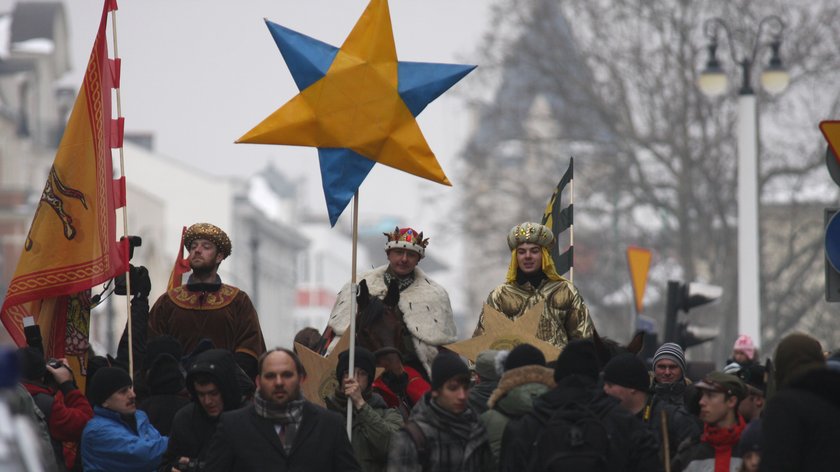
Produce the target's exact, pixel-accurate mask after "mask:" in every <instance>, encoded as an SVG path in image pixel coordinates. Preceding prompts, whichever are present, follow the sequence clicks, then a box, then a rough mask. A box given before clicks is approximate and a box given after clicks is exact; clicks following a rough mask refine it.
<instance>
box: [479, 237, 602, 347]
mask: <svg viewBox="0 0 840 472" xmlns="http://www.w3.org/2000/svg"><path fill="white" fill-rule="evenodd" d="M507 242H508V247H509V248H510V250H511V261H510V266H509V267H508V272H507V277H506V281H505V283H503V284H502V285H499V286H498V287H496V288H495V289H493V291H491V292H490V295H488V296H487V302H486V303H487V304H488V305H490V306H491V307H492V308H494V309H496V310H498V311H500V312H502V313H504V314H505V316H507V317H508V318H510V319H512V320H513V319H516V318H519V317H520V316H522V315H523V314H524V313H525V311H527V310H528V309H529V308H531V307H533V306H534V305H536V304H537V303H539V302H541V301H545V307H544V308H543V313H542V316H541V318H540V324H539V327H538V328H537V333H536V334H537V338H539V339H541V340H543V341H546V342H549V343H551V344H553V345H555V346H557V347H559V348H560V349H563V347H565V346H566V344H568V342H569V341H570V340H572V339H582V338H591V337H592V319H591V318H590V317H589V309H588V308H587V307H586V304H585V303H584V301H583V298H582V297H581V296H580V293H578V291H577V289H576V288H575V286H574V285H572V283H571V282H569V281H568V280H567V279H565V278H563V277H561V276H560V275H559V274H558V273H557V270H556V269H555V268H554V262H553V260H552V259H551V255H550V253H549V251H550V250H551V247H552V245H553V244H554V243H555V239H554V234H553V233H552V232H551V230H550V229H548V228H547V227H545V226H543V225H541V224H537V223H527V222H526V223H522V224H519V225H516V226H514V227H513V228H512V229H511V230H510V233H509V234H508V238H507ZM525 243H529V244H536V245H539V246H541V248H542V270H541V271H537V273H536V274H530V275H529V274H525V273H523V272H522V270H521V269H519V265H518V262H517V258H516V249H517V248H518V247H519V246H520V245H521V244H525ZM483 332H484V311H482V312H481V315H479V318H478V325H477V326H476V329H475V333H474V334H473V337H475V336H478V335H480V334H482V333H483Z"/></svg>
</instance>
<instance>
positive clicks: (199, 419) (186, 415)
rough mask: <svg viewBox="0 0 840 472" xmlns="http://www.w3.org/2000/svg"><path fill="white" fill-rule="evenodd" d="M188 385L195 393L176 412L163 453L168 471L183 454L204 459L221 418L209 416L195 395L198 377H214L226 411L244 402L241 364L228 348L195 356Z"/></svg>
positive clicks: (162, 464) (165, 471)
mask: <svg viewBox="0 0 840 472" xmlns="http://www.w3.org/2000/svg"><path fill="white" fill-rule="evenodd" d="M187 368H188V372H187V378H186V386H187V390H189V391H190V393H191V395H192V402H190V403H188V404H187V405H186V406H183V407H182V408H181V409H179V410H178V412H177V413H175V417H174V419H173V420H172V431H171V433H170V436H169V447H167V449H166V452H165V453H164V455H163V461H162V462H161V467H160V470H161V472H169V471H170V470H171V469H172V466H173V465H174V464H175V463H177V462H178V460H179V458H181V457H189V458H191V459H197V460H198V461H199V462H204V461H206V459H207V454H208V451H207V446H208V445H209V444H210V439H211V438H212V437H213V433H215V432H216V425H217V424H218V422H219V418H218V417H217V418H211V417H209V416H207V413H205V411H204V408H202V407H201V405H200V404H199V403H198V399H197V398H196V395H195V378H196V376H198V375H201V374H206V375H208V376H210V378H212V379H214V383H215V384H216V388H218V389H219V393H221V395H222V401H223V402H224V411H233V410H236V409H238V408H240V407H241V406H242V392H241V389H240V387H239V381H238V374H239V365H238V364H237V363H236V361H235V360H234V359H233V355H232V354H231V353H230V351H228V350H226V349H210V350H208V351H204V352H202V353H201V354H199V355H198V356H196V357H195V359H193V360H192V361H191V362H190V363H189V365H188V366H187Z"/></svg>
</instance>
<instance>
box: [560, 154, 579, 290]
mask: <svg viewBox="0 0 840 472" xmlns="http://www.w3.org/2000/svg"><path fill="white" fill-rule="evenodd" d="M571 159H572V160H571V162H570V164H571V165H572V172H574V165H575V161H574V158H571ZM569 191H570V192H571V194H572V195H571V197H569V205H570V206H571V207H572V208H574V207H575V177H574V173H573V174H572V179H571V181H569ZM559 197H560V196H559V195H558V198H559ZM569 246H571V247H572V253H571V256H572V263H571V265H570V266H569V282H571V283H572V284H574V283H575V264H574V260H575V259H574V258H575V252H574V247H575V223H574V219H573V220H572V224H571V225H569Z"/></svg>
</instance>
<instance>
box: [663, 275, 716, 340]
mask: <svg viewBox="0 0 840 472" xmlns="http://www.w3.org/2000/svg"><path fill="white" fill-rule="evenodd" d="M721 295H723V288H722V287H719V286H717V285H709V284H703V283H698V282H691V283H687V284H685V283H680V282H677V281H674V280H669V281H668V298H667V301H666V304H665V342H675V343H677V344H679V345H680V346H682V348H683V349H688V348H689V347H691V346H696V345H698V344H702V343H704V342H706V341H711V340H712V339H714V338H715V337H717V335H718V330H717V329H716V328H705V327H700V326H692V325H690V324H689V323H688V322H687V321H683V322H679V321H678V319H677V316H678V314H679V311H680V310H682V311H683V312H685V313H688V311H689V310H691V309H692V308H694V307H697V306H700V305H705V304H707V303H711V302H714V301H715V300H717V299H719V298H720V297H721Z"/></svg>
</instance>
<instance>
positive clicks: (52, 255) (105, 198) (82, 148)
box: [0, 0, 128, 387]
mask: <svg viewBox="0 0 840 472" xmlns="http://www.w3.org/2000/svg"><path fill="white" fill-rule="evenodd" d="M116 8H117V5H116V2H115V1H114V0H106V1H105V5H104V8H103V11H102V19H101V21H100V24H99V30H98V32H97V35H96V39H95V41H94V45H93V50H92V52H91V55H90V60H89V61H88V65H87V69H86V70H85V75H84V81H83V83H82V86H81V88H80V89H79V93H78V96H77V97H76V102H75V104H74V105H73V110H72V111H71V113H70V117H69V119H68V121H67V127H66V129H65V131H64V135H63V137H62V139H61V143H60V144H59V146H58V150H57V151H56V156H55V161H54V162H53V166H52V168H51V169H50V172H49V175H48V176H47V182H46V185H45V186H44V191H43V193H42V194H41V199H40V201H39V202H38V207H37V209H36V210H35V215H34V217H33V219H32V225H31V227H30V229H29V232H28V235H27V237H26V240H25V242H24V247H23V250H22V251H21V256H20V259H19V261H18V265H17V269H16V270H15V274H14V276H13V278H12V280H11V282H10V283H9V288H8V292H7V293H6V298H5V300H4V303H3V307H2V311H0V319H2V321H3V325H4V326H5V327H6V330H7V331H8V332H9V334H10V335H11V337H12V338H13V339H14V341H15V342H16V343H17V344H18V345H19V346H22V345H24V344H25V342H26V340H25V336H24V332H23V326H22V320H23V318H24V317H27V316H32V317H34V318H35V321H36V323H38V325H39V326H40V328H41V331H42V335H43V340H44V351H45V352H44V354H45V355H46V356H48V357H56V358H61V357H66V358H67V359H68V362H70V363H71V368H73V369H74V370H75V371H77V372H83V369H82V366H83V365H84V363H83V359H84V357H85V355H86V353H87V348H88V332H89V322H90V288H91V287H93V286H95V285H98V284H101V283H104V282H105V281H107V280H109V279H111V278H113V277H114V276H115V275H117V274H118V273H121V272H125V270H126V264H127V260H128V257H127V254H128V251H127V249H128V246H127V241H126V244H124V245H120V244H119V243H117V238H116V229H115V226H116V209H117V208H120V207H122V206H123V205H124V204H125V179H124V178H122V179H118V180H114V178H113V164H112V160H111V159H112V158H111V149H112V148H118V147H121V146H122V134H123V133H122V131H123V122H122V118H120V119H116V120H115V119H113V118H112V115H111V93H112V88H115V87H119V66H120V62H119V59H109V58H108V46H107V42H106V38H105V34H106V25H107V18H108V17H107V15H108V12H110V11H112V10H115V9H116ZM77 380H79V381H81V382H82V383H81V384H80V386H81V387H83V381H84V379H80V378H78V377H77Z"/></svg>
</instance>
